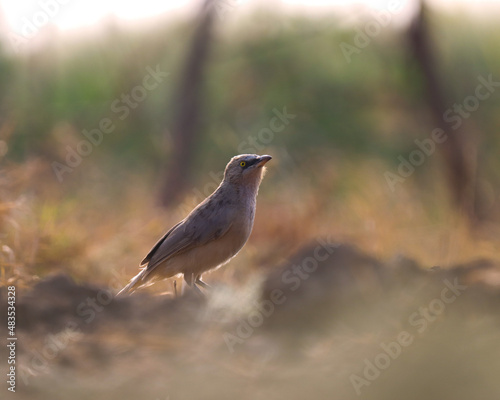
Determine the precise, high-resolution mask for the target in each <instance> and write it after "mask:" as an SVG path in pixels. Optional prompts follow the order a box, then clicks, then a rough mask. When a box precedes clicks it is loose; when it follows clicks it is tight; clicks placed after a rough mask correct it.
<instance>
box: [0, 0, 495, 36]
mask: <svg viewBox="0 0 500 400" xmlns="http://www.w3.org/2000/svg"><path fill="white" fill-rule="evenodd" d="M398 1H399V3H401V4H402V5H403V6H404V7H405V8H408V7H410V8H412V9H413V8H414V4H415V0H357V1H349V0H274V1H271V0H267V1H264V0H219V2H220V3H219V4H220V7H222V8H224V7H226V10H227V11H229V10H238V11H243V10H245V9H248V8H249V7H252V6H254V5H258V4H259V3H260V4H266V5H267V6H268V7H269V6H270V5H271V6H276V7H280V9H284V8H285V9H290V10H293V9H299V10H301V11H302V10H304V11H306V12H307V11H310V12H318V11H319V12H324V10H325V9H336V10H338V11H345V10H350V9H351V7H353V6H354V7H356V8H357V9H359V8H360V7H362V6H365V7H370V8H372V9H375V10H383V9H387V7H388V4H389V3H394V2H398ZM200 2H201V0H140V1H130V0H129V1H124V0H22V1H19V0H18V1H16V0H0V11H3V18H4V20H5V23H6V24H5V25H4V24H3V23H2V21H1V17H2V15H1V14H2V13H1V12H0V24H1V25H4V26H3V30H4V31H5V30H6V31H8V32H13V33H15V34H18V35H22V36H26V33H29V32H31V31H32V30H33V29H36V28H42V27H45V26H49V25H51V24H52V25H55V26H56V27H58V28H59V29H62V30H66V29H72V28H77V27H82V26H88V25H93V24H95V23H97V22H99V21H100V20H102V19H103V18H107V17H110V16H114V17H117V18H119V19H124V20H140V19H141V18H145V17H152V16H155V15H158V14H161V13H166V14H167V15H168V13H170V14H171V15H177V14H178V13H186V12H191V11H192V10H193V7H198V6H199V4H200ZM430 3H431V4H437V5H438V6H442V7H445V8H447V9H449V10H453V9H462V10H463V9H466V10H467V11H470V12H473V13H475V14H477V13H481V12H484V11H486V12H487V13H491V7H488V6H492V5H494V6H496V7H495V9H496V11H498V10H499V9H500V7H499V6H500V0H489V1H486V0H485V1H481V0H431V1H430ZM487 10H489V11H487ZM33 25H34V26H35V28H33Z"/></svg>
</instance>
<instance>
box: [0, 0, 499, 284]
mask: <svg viewBox="0 0 500 400" xmlns="http://www.w3.org/2000/svg"><path fill="white" fill-rule="evenodd" d="M0 4H1V8H0V20H1V21H2V23H1V26H2V30H1V32H2V35H1V47H0V69H1V74H0V88H1V89H0V150H1V157H2V160H1V163H2V170H1V171H2V172H1V182H0V190H1V196H2V236H1V241H2V246H3V247H2V257H3V259H2V262H3V267H2V279H3V282H4V283H5V282H6V280H8V281H9V282H10V281H12V279H13V280H14V281H17V280H20V281H21V282H28V281H30V279H32V278H34V277H36V276H43V275H45V274H47V273H49V272H51V271H54V270H64V271H66V272H69V273H70V274H71V275H72V276H75V277H77V278H79V279H85V280H104V281H106V280H108V279H110V274H111V273H112V271H113V272H114V273H117V274H120V275H121V274H123V275H124V276H125V275H126V276H129V275H130V274H131V273H134V271H135V270H136V269H135V267H136V265H137V262H138V261H139V260H140V259H142V255H143V254H145V252H147V250H148V249H149V246H150V244H151V243H154V241H155V240H156V239H157V238H158V237H159V236H160V235H161V233H162V232H163V231H164V229H166V228H167V227H169V226H171V225H173V224H174V223H176V222H177V221H178V220H179V219H180V218H183V217H184V216H185V215H186V214H187V213H188V212H189V211H190V209H191V208H192V207H193V206H194V205H196V204H197V203H198V202H200V201H201V200H202V199H203V198H204V197H206V196H207V195H209V194H210V193H211V192H212V190H213V189H214V188H215V187H216V185H217V184H218V182H219V180H220V178H221V175H220V174H221V172H222V171H223V169H224V166H225V165H226V163H227V161H228V160H229V158H230V157H232V156H233V155H235V154H238V153H261V154H263V153H268V154H271V155H273V157H274V159H273V163H272V164H270V165H269V173H268V175H267V177H266V180H265V182H264V186H263V187H262V190H261V194H260V197H259V212H258V214H257V219H256V226H255V232H254V235H253V236H252V238H251V242H250V244H249V246H247V248H246V249H245V250H244V252H243V253H242V255H240V262H242V263H244V264H246V263H247V261H248V264H249V266H248V268H256V267H257V266H259V265H263V264H264V263H265V262H267V261H276V259H279V258H280V257H287V256H288V255H289V254H290V251H291V249H292V248H293V247H297V246H299V245H300V244H301V243H303V242H304V241H305V240H308V239H311V238H312V237H315V236H317V235H320V234H329V235H333V236H334V237H335V238H336V239H337V240H340V241H349V242H353V243H355V244H356V245H357V246H359V247H361V248H364V249H366V250H367V251H369V252H370V253H372V254H375V255H377V256H380V257H392V256H394V255H396V254H399V253H401V254H406V255H408V256H411V257H414V258H416V259H418V260H420V261H421V262H423V263H424V264H425V265H428V266H431V265H447V264H449V263H451V262H454V261H459V260H461V259H466V258H468V257H471V256H473V255H474V256H475V255H489V256H492V257H496V256H497V253H498V242H497V238H498V232H499V229H498V206H499V188H498V182H499V179H500V175H499V172H498V171H499V170H500V169H499V162H500V161H499V158H498V157H497V155H498V152H499V146H500V143H499V141H498V137H499V136H498V134H497V133H498V128H499V124H500V120H499V117H498V113H497V112H496V110H497V108H498V106H499V104H500V95H499V93H498V84H496V86H495V81H496V80H497V79H498V80H500V76H498V71H500V57H499V55H498V52H497V51H496V43H497V42H498V40H499V35H500V31H499V29H498V27H497V23H496V22H497V17H498V11H499V5H500V2H495V1H484V2H478V1H442V0H441V1H439V0H436V1H428V2H427V3H425V4H420V3H419V2H418V1H400V2H398V1H394V2H386V1H375V0H374V1H368V0H367V1H361V2H359V1H358V2H350V1H266V2H259V1H250V0H249V1H236V0H227V1H218V2H214V3H213V4H212V3H211V2H207V3H206V4H205V3H204V2H202V1H187V0H186V1H180V0H179V1H169V2H165V3H164V4H160V3H158V2H153V1H142V2H130V3H127V5H124V4H122V3H117V2H114V1H111V0H109V1H99V2H90V3H89V2H86V3H81V2H78V1H62V0H61V1H59V0H54V1H45V2H44V1H39V2H37V1H25V2H22V3H20V4H17V3H16V4H15V3H13V2H6V1H2V2H1V3H0ZM483 81H486V82H488V81H490V82H492V83H490V84H489V85H487V86H488V87H486V88H484V89H480V91H479V93H478V94H476V93H477V92H476V89H477V87H478V86H481V85H482V82H483ZM483 90H484V92H483ZM477 96H480V97H481V98H479V97H477ZM287 115H289V117H288V116H287ZM276 118H277V119H276ZM436 129H438V130H439V129H441V130H442V131H444V133H443V135H444V136H443V137H442V138H441V140H444V141H441V142H440V143H438V142H436V141H435V140H434V139H433V133H434V131H435V130H436ZM440 137H441V136H440ZM443 138H444V139H443ZM415 140H419V141H420V142H419V143H421V146H423V147H422V148H423V149H424V150H425V149H427V150H425V151H427V153H425V154H424V153H423V152H424V150H420V147H419V146H418V145H417V143H416V142H415ZM430 142H432V143H434V144H432V143H430ZM426 143H427V144H426ZM425 146H427V147H425ZM415 151H417V153H415ZM419 152H420V154H418V153H419ZM471 234H472V236H471ZM247 258H248V259H249V260H247ZM250 260H251V262H250ZM228 270H231V272H229V271H228V272H227V273H228V274H230V275H232V274H239V273H241V274H243V275H245V268H243V269H240V272H237V271H235V270H233V269H228ZM241 271H243V272H241ZM220 273H221V274H224V272H222V271H221V272H220ZM235 279H237V278H235Z"/></svg>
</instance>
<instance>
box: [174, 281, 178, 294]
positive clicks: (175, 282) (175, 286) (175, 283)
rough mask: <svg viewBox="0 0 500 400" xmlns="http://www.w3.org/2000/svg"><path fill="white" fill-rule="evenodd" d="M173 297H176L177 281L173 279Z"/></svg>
mask: <svg viewBox="0 0 500 400" xmlns="http://www.w3.org/2000/svg"><path fill="white" fill-rule="evenodd" d="M174 298H177V281H174Z"/></svg>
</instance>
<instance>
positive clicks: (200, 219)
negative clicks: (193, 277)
mask: <svg viewBox="0 0 500 400" xmlns="http://www.w3.org/2000/svg"><path fill="white" fill-rule="evenodd" d="M220 211H222V210H220ZM204 214H206V216H205V215H204ZM232 220H233V218H232V213H229V212H227V209H226V210H225V212H218V213H217V212H216V213H209V212H207V210H203V208H198V209H196V210H194V212H192V213H191V214H190V215H189V216H188V217H187V218H186V219H184V220H183V221H181V222H179V223H178V224H177V225H175V226H174V227H173V228H172V229H170V231H168V232H167V233H166V234H165V235H164V236H163V237H162V238H161V239H160V240H159V241H158V243H156V245H155V246H154V247H153V248H152V249H151V251H150V252H149V254H148V255H147V256H146V258H145V259H144V260H143V261H142V263H141V265H144V264H146V263H148V266H147V268H146V269H147V270H148V271H150V270H152V269H153V268H155V267H156V266H157V265H158V264H161V263H162V262H164V261H165V260H167V259H169V258H171V257H173V256H175V255H177V254H179V253H181V252H185V251H188V250H190V249H193V248H196V247H199V246H202V245H205V244H207V243H209V242H211V241H213V240H216V239H219V238H221V237H222V236H224V235H225V234H226V233H227V232H228V231H229V228H231V225H232Z"/></svg>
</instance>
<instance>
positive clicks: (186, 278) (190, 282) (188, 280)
mask: <svg viewBox="0 0 500 400" xmlns="http://www.w3.org/2000/svg"><path fill="white" fill-rule="evenodd" d="M184 281H185V282H186V283H187V284H188V286H189V287H192V288H193V289H194V291H195V292H196V293H197V294H199V295H200V296H202V297H205V294H204V293H203V292H202V291H201V290H200V288H199V287H198V285H197V284H196V283H197V279H195V277H194V274H191V275H188V276H186V275H184Z"/></svg>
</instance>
